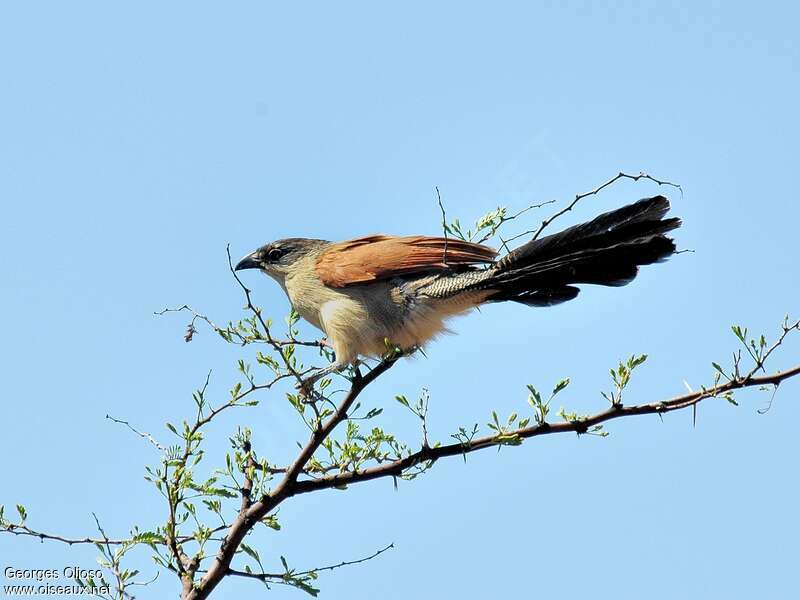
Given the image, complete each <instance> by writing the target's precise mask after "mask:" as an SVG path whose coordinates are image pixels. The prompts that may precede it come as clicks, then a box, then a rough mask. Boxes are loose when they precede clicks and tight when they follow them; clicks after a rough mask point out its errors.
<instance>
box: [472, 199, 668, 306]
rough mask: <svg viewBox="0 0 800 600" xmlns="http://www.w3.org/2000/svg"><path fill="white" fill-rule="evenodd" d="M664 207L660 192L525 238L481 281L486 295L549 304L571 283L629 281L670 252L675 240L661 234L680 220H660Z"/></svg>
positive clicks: (563, 297) (569, 295)
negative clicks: (585, 220) (561, 228)
mask: <svg viewBox="0 0 800 600" xmlns="http://www.w3.org/2000/svg"><path fill="white" fill-rule="evenodd" d="M668 210H669V201H668V200H667V199H666V198H665V197H664V196H655V197H653V198H644V199H642V200H639V201H638V202H635V203H633V204H630V205H628V206H624V207H622V208H620V209H617V210H614V211H611V212H608V213H605V214H602V215H600V216H599V217H597V218H595V219H592V220H591V221H589V222H588V223H583V224H581V225H575V226H574V227H570V228H569V229H565V230H564V231H561V232H559V233H555V234H553V235H549V236H547V237H543V238H540V239H537V240H533V241H531V242H528V243H527V244H525V245H523V246H520V247H519V248H516V249H515V250H513V251H512V252H510V253H509V254H507V255H506V256H504V257H503V258H502V259H501V260H500V261H499V262H497V263H496V265H495V266H494V267H493V268H492V269H491V270H490V272H491V271H494V274H493V276H492V277H491V279H490V281H489V282H487V283H489V286H490V287H491V288H493V289H496V290H497V293H495V294H493V295H492V296H491V297H490V298H488V300H489V301H501V300H514V301H516V302H522V303H523V304H528V305H530V306H550V305H552V304H559V303H560V302H566V301H567V300H572V299H573V298H574V297H575V296H577V295H578V291H579V290H578V288H576V287H573V286H572V285H571V284H575V283H592V284H596V285H612V286H621V285H625V284H627V283H630V282H631V281H632V280H633V279H634V277H636V273H637V272H638V271H639V266H640V265H649V264H652V263H655V262H660V261H663V260H665V259H666V258H667V257H669V256H670V255H671V254H672V253H673V252H675V243H674V242H673V241H672V240H671V239H670V238H668V237H666V236H665V235H664V234H665V233H666V232H668V231H671V230H672V229H675V228H677V227H680V225H681V220H680V219H678V218H675V217H673V218H669V219H665V218H664V215H666V213H667V211H668Z"/></svg>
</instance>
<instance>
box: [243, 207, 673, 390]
mask: <svg viewBox="0 0 800 600" xmlns="http://www.w3.org/2000/svg"><path fill="white" fill-rule="evenodd" d="M668 210H669V201H668V200H667V199H666V198H665V197H663V196H655V197H653V198H644V199H642V200H639V201H638V202H635V203H633V204H630V205H628V206H625V207H622V208H619V209H617V210H614V211H611V212H608V213H605V214H602V215H600V216H598V217H596V218H595V219H592V220H591V221H589V222H587V223H583V224H580V225H575V226H573V227H570V228H568V229H565V230H563V231H560V232H558V233H555V234H552V235H548V236H546V237H541V238H538V239H534V240H532V241H530V242H528V243H526V244H523V245H522V246H520V247H518V248H516V249H514V250H512V251H511V252H509V253H508V254H506V255H505V256H503V257H502V258H500V259H499V260H498V259H497V255H498V253H497V251H496V250H494V249H493V248H489V247H488V246H484V245H480V244H475V243H471V242H465V241H462V240H458V239H453V238H443V237H428V236H409V237H396V236H388V235H371V236H367V237H361V238H356V239H353V240H347V241H344V242H328V241H325V240H316V239H306V238H287V239H282V240H278V241H275V242H272V243H269V244H266V245H264V246H262V247H261V248H259V249H257V250H256V251H254V252H253V253H251V254H248V255H247V256H245V257H244V258H243V259H242V260H241V261H240V262H239V263H238V264H237V265H236V270H237V271H240V270H242V269H259V270H261V271H263V272H264V273H266V274H267V275H269V276H270V277H272V278H273V279H275V281H277V282H278V283H279V284H280V286H281V287H282V288H283V290H284V291H285V292H286V295H287V296H288V297H289V300H290V301H291V303H292V306H294V309H295V310H296V311H297V313H298V314H299V315H300V316H301V317H303V318H304V319H305V320H306V321H308V322H309V323H311V324H312V325H314V326H315V327H317V328H319V329H321V330H322V331H324V332H325V334H326V335H327V337H328V340H329V341H330V343H331V344H332V346H333V350H334V352H335V355H336V360H335V362H334V363H333V364H332V365H330V367H328V368H327V369H323V370H321V371H319V372H317V373H315V374H314V375H313V376H312V377H311V378H310V380H309V382H310V383H313V381H316V380H318V379H319V378H320V377H323V376H325V375H328V374H330V373H331V372H334V371H338V370H341V369H343V368H344V367H346V366H347V365H349V364H351V363H353V362H355V361H357V360H358V358H359V357H360V356H365V357H366V356H380V355H382V354H384V353H385V352H386V348H387V343H391V344H392V346H395V347H399V348H400V349H402V350H404V351H408V350H413V349H414V348H419V347H422V346H423V345H424V344H425V343H426V342H428V341H429V340H431V339H433V338H435V337H436V336H437V335H438V334H440V333H442V332H447V331H448V330H447V328H446V326H445V321H446V320H447V319H449V318H450V317H453V316H455V315H458V314H461V313H464V312H467V311H469V310H470V309H472V308H475V307H477V306H480V305H481V304H484V303H488V302H502V301H506V300H510V301H514V302H519V303H521V304H526V305H528V306H552V305H554V304H560V303H561V302H566V301H568V300H572V299H573V298H575V297H576V296H577V295H578V292H579V289H578V288H577V287H575V285H576V284H578V285H579V284H595V285H605V286H622V285H626V284H627V283H630V282H631V281H632V280H633V279H634V277H636V274H637V272H638V270H639V266H641V265H649V264H651V263H655V262H660V261H663V260H665V259H666V258H667V257H669V256H670V255H671V254H673V253H674V252H675V244H674V242H673V241H672V239H670V238H668V237H666V236H665V234H666V233H667V232H669V231H671V230H673V229H675V228H677V227H679V226H680V224H681V221H680V219H678V218H675V217H673V218H665V215H666V213H667V211H668Z"/></svg>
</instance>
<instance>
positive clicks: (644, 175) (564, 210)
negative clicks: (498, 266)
mask: <svg viewBox="0 0 800 600" xmlns="http://www.w3.org/2000/svg"><path fill="white" fill-rule="evenodd" d="M620 179H631V180H633V181H639V180H640V179H648V180H650V181H652V182H653V183H657V184H658V185H659V186H661V185H668V186H671V187H674V188H676V189H678V190H679V191H680V193H681V198H682V197H683V188H682V187H681V186H680V185H678V184H677V183H672V182H671V181H662V180H660V179H656V178H655V177H651V176H650V175H648V174H647V173H645V172H644V171H642V172H640V173H639V174H638V175H629V174H628V173H623V172H619V173H617V174H616V175H615V176H614V177H612V178H611V179H609V180H608V181H606V182H605V183H603V184H601V185H599V186H597V187H596V188H594V189H593V190H591V191H589V192H584V193H583V194H577V195H576V196H575V198H574V199H573V200H572V202H570V203H569V204H568V205H567V206H566V207H564V208H562V209H561V210H560V211H558V212H557V213H555V214H553V215H551V216H550V217H548V218H547V219H545V220H544V221H542V224H541V225H540V226H539V228H538V229H535V230H534V229H531V230H529V231H523V232H522V233H520V234H518V235H515V236H513V237H511V238H508V239H506V240H504V242H503V243H504V244H506V243H508V242H513V241H514V240H516V239H518V238H521V237H523V236H525V235H528V234H530V233H533V234H534V235H533V237H532V238H531V239H530V241H533V240H535V239H538V237H539V236H540V235H541V233H542V231H544V230H545V228H546V227H547V226H548V225H550V224H551V223H552V222H553V221H555V220H556V219H558V218H559V217H561V216H562V215H564V214H566V213H568V212H569V211H571V210H572V209H573V208H574V206H575V205H576V204H577V203H578V202H580V201H581V200H583V199H584V198H587V197H589V196H595V195H597V194H599V193H600V192H601V191H602V190H604V189H605V188H607V187H608V186H610V185H613V184H614V183H615V182H617V181H619V180H620Z"/></svg>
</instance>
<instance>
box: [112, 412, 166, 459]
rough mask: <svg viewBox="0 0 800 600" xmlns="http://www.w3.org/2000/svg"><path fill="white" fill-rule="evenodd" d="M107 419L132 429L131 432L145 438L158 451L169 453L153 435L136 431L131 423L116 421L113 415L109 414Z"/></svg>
mask: <svg viewBox="0 0 800 600" xmlns="http://www.w3.org/2000/svg"><path fill="white" fill-rule="evenodd" d="M106 419H109V420H111V421H114V423H119V424H121V425H125V426H126V427H127V428H128V429H130V430H131V431H132V432H133V433H135V434H136V435H138V436H140V437H143V438H144V439H146V440H148V441H149V442H150V443H151V444H153V446H155V447H156V448H157V449H159V450H160V451H161V452H166V451H167V449H166V448H164V446H162V445H161V444H159V443H158V441H157V440H156V439H155V438H154V437H153V436H152V435H150V434H149V433H147V432H146V431H139V430H138V429H135V428H134V427H133V426H132V425H131V424H130V423H128V422H127V421H123V420H121V419H115V418H114V417H112V416H111V415H108V414H107V415H106Z"/></svg>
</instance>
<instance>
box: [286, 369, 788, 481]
mask: <svg viewBox="0 0 800 600" xmlns="http://www.w3.org/2000/svg"><path fill="white" fill-rule="evenodd" d="M797 375H800V365H798V366H796V367H793V368H791V369H787V370H786V371H779V372H776V373H773V374H772V375H765V376H761V377H745V378H742V379H739V380H734V381H730V382H728V383H725V384H722V385H719V386H716V387H714V388H711V389H703V390H700V391H697V392H692V393H689V394H684V395H682V396H676V397H674V398H671V399H669V400H659V401H656V402H650V403H647V404H638V405H633V406H623V405H622V404H617V405H614V406H612V407H611V408H609V409H607V410H604V411H602V412H599V413H596V414H594V415H590V416H588V417H585V418H581V419H576V420H574V421H565V422H563V423H546V422H545V423H541V424H537V425H533V426H531V427H524V428H520V429H516V430H513V431H508V432H506V433H504V434H503V435H502V436H498V435H492V436H485V437H481V438H477V439H475V440H473V441H471V442H469V443H466V444H464V443H454V444H448V445H444V446H438V447H435V448H422V449H421V450H419V451H418V452H415V453H414V454H411V455H409V456H407V457H405V458H403V459H400V460H396V461H394V462H390V463H385V464H382V465H378V466H375V467H370V468H368V469H363V470H360V471H349V472H346V473H336V474H333V475H326V476H324V477H320V478H318V479H310V480H303V481H299V482H297V485H296V486H294V490H293V491H294V493H295V494H307V493H309V492H315V491H318V490H323V489H330V488H336V487H341V486H344V485H349V484H352V483H360V482H363V481H370V480H373V479H379V478H381V477H398V476H400V475H402V474H403V472H404V471H405V470H406V469H409V468H411V467H413V466H415V465H417V464H419V463H422V462H426V461H436V460H438V459H440V458H445V457H448V456H460V455H463V454H468V453H470V452H475V451H477V450H483V449H485V448H493V447H496V446H500V445H507V444H509V440H512V443H513V440H515V439H516V440H520V441H521V440H523V439H527V438H532V437H536V436H541V435H550V434H556V433H567V432H574V433H578V434H581V433H586V432H587V430H588V429H589V428H590V427H592V426H594V425H599V424H600V423H604V422H606V421H610V420H612V419H619V418H622V417H630V416H633V415H648V414H663V413H667V412H672V411H675V410H681V409H685V408H689V407H691V406H694V405H696V404H697V403H699V402H701V401H703V400H705V399H707V398H712V397H715V396H719V395H720V394H723V393H724V392H727V391H732V390H737V389H742V388H748V387H755V386H761V385H776V386H777V385H778V384H780V382H782V381H784V380H786V379H789V378H791V377H795V376H797ZM516 443H519V442H516Z"/></svg>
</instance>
